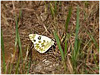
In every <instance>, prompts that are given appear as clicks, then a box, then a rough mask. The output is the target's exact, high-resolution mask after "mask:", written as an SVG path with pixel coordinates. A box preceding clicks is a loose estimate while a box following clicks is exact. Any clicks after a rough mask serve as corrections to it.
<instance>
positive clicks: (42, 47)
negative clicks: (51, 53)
mask: <svg viewBox="0 0 100 75" xmlns="http://www.w3.org/2000/svg"><path fill="white" fill-rule="evenodd" d="M29 38H30V40H31V41H32V42H33V44H34V48H35V49H36V50H37V51H38V52H40V53H45V52H46V51H47V50H48V49H49V48H50V47H51V46H52V45H54V41H53V40H52V39H50V38H48V37H46V36H42V35H38V34H30V35H29Z"/></svg>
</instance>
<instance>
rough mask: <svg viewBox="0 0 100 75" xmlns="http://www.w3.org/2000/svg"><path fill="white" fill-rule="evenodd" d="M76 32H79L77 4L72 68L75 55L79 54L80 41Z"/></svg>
mask: <svg viewBox="0 0 100 75" xmlns="http://www.w3.org/2000/svg"><path fill="white" fill-rule="evenodd" d="M78 32H79V6H78V7H77V18H76V32H75V43H74V50H73V52H72V62H73V67H74V70H75V68H76V65H77V62H76V61H77V57H78V54H79V49H80V41H79V39H78Z"/></svg>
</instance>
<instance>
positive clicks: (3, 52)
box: [1, 30, 6, 73]
mask: <svg viewBox="0 0 100 75" xmlns="http://www.w3.org/2000/svg"><path fill="white" fill-rule="evenodd" d="M1 49H2V58H3V71H4V73H6V62H5V51H4V41H3V33H2V30H1Z"/></svg>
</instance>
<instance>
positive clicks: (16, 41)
mask: <svg viewBox="0 0 100 75" xmlns="http://www.w3.org/2000/svg"><path fill="white" fill-rule="evenodd" d="M21 14H22V12H21V10H20V13H19V17H18V18H17V16H15V24H16V39H15V50H16V49H17V45H18V50H19V56H18V61H17V64H16V74H18V68H19V62H20V58H21V60H23V59H22V47H21V40H20V36H19V32H18V22H19V21H20V18H21Z"/></svg>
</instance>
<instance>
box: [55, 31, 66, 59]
mask: <svg viewBox="0 0 100 75" xmlns="http://www.w3.org/2000/svg"><path fill="white" fill-rule="evenodd" d="M54 37H55V39H56V42H57V45H58V48H59V50H60V53H61V57H62V60H63V61H64V60H65V59H64V52H63V49H62V47H61V44H60V39H59V37H58V35H57V32H54Z"/></svg>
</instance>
